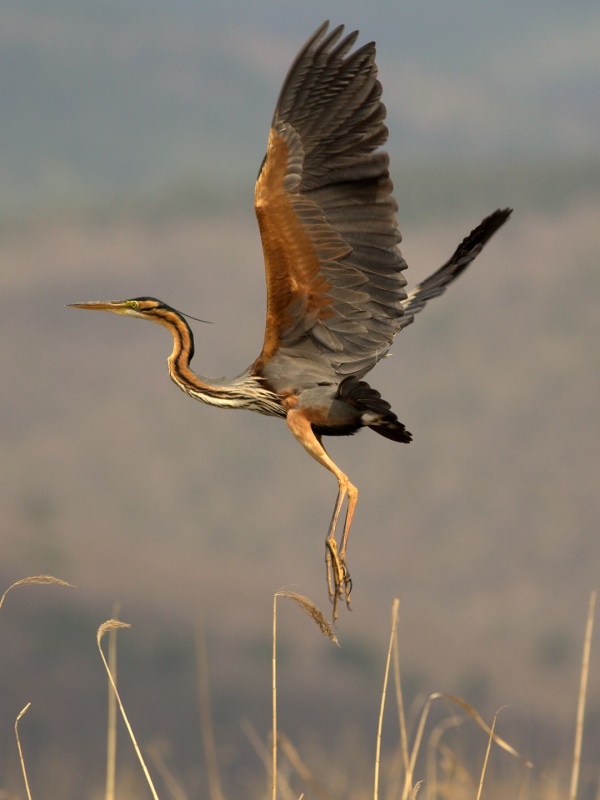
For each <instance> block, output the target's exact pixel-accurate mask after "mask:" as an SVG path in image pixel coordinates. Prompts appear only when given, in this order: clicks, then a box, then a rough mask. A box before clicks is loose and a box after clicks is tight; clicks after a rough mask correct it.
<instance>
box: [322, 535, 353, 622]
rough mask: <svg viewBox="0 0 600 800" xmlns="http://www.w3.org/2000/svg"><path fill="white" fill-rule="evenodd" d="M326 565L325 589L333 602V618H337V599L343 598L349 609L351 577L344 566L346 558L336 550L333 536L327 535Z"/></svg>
mask: <svg viewBox="0 0 600 800" xmlns="http://www.w3.org/2000/svg"><path fill="white" fill-rule="evenodd" d="M325 548H326V555H325V563H326V565H327V589H328V591H329V599H330V600H331V602H332V604H333V619H334V621H335V620H336V619H337V618H338V610H337V605H338V602H339V600H340V599H341V598H342V596H343V598H344V600H345V601H346V606H347V608H348V609H350V592H351V591H352V578H351V577H350V573H349V572H348V567H347V566H346V559H345V557H344V556H343V555H340V553H339V552H338V547H337V542H336V541H335V539H334V538H333V536H331V537H328V538H327V540H326V542H325Z"/></svg>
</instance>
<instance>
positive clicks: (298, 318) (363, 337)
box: [255, 23, 406, 376]
mask: <svg viewBox="0 0 600 800" xmlns="http://www.w3.org/2000/svg"><path fill="white" fill-rule="evenodd" d="M327 29H328V23H325V24H324V25H322V26H321V27H320V28H319V29H318V30H317V31H316V33H315V34H314V35H313V36H312V38H311V39H309V41H308V42H307V43H306V45H305V46H304V48H303V49H302V50H301V51H300V53H299V55H298V56H297V58H296V60H295V62H294V64H293V65H292V67H291V69H290V71H289V73H288V76H287V78H286V80H285V83H284V85H283V89H282V91H281V94H280V97H279V101H278V103H277V107H276V111H275V115H274V117H273V123H272V127H271V133H270V137H269V146H268V151H267V156H266V158H265V161H264V162H263V166H262V169H261V171H260V174H259V176H258V180H257V183H256V192H255V208H256V214H257V217H258V223H259V227H260V232H261V238H262V243H263V250H264V255H265V266H266V280H267V324H266V331H265V341H264V346H263V351H262V353H261V355H260V356H259V358H258V360H257V362H256V363H255V370H256V371H257V372H261V371H262V370H263V369H264V367H265V366H266V365H267V364H268V363H269V361H270V360H271V359H273V358H274V356H275V355H276V354H278V353H281V352H282V351H285V352H286V354H287V355H292V356H294V357H302V355H304V354H305V355H306V356H307V357H309V355H310V357H311V358H313V359H314V358H315V357H316V358H317V359H319V360H320V359H323V360H324V361H325V363H326V364H327V367H328V368H329V369H331V370H333V371H334V372H336V373H337V374H338V375H339V376H343V375H348V374H356V375H359V376H362V375H364V374H365V373H366V372H368V370H370V369H371V368H372V367H373V366H374V365H375V364H376V362H377V361H378V360H379V359H380V358H381V357H382V356H383V355H384V354H385V352H386V351H387V350H388V348H389V346H390V344H391V342H392V339H393V337H394V334H395V333H396V332H397V331H398V330H399V329H400V327H401V318H402V315H403V305H402V303H403V301H405V300H406V292H405V291H404V286H405V284H406V281H405V279H404V277H403V275H402V270H403V269H404V268H405V267H406V264H405V262H404V260H403V258H402V256H401V254H400V252H399V250H398V248H397V244H398V242H400V240H401V236H400V230H399V227H398V221H397V217H396V211H397V204H396V201H395V200H394V198H393V197H392V182H391V180H390V177H389V172H388V164H389V159H388V156H387V154H386V153H383V152H375V151H376V148H377V147H379V145H381V144H383V143H384V142H385V141H386V139H387V133H388V132H387V128H386V126H385V124H384V119H385V107H384V106H383V104H382V102H381V100H380V96H381V85H380V83H379V81H378V80H377V68H376V66H375V62H374V59H375V45H374V44H373V43H370V44H367V45H364V46H363V47H361V48H359V49H357V50H355V51H354V52H350V51H351V49H352V46H353V45H354V43H355V41H356V38H357V33H351V34H350V35H348V36H346V37H344V38H342V34H343V26H340V27H338V28H335V29H334V30H333V31H331V32H329V33H327Z"/></svg>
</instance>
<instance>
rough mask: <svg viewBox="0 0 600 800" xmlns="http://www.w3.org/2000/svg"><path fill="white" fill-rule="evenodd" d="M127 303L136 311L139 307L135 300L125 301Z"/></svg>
mask: <svg viewBox="0 0 600 800" xmlns="http://www.w3.org/2000/svg"><path fill="white" fill-rule="evenodd" d="M127 305H128V306H129V308H133V309H134V311H137V310H138V309H139V307H140V304H139V303H138V301H137V300H129V301H128V302H127Z"/></svg>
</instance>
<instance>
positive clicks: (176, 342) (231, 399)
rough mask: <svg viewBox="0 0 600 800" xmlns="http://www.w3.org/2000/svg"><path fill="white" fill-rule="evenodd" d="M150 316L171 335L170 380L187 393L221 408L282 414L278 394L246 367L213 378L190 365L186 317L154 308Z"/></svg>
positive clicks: (190, 342) (191, 337) (165, 308)
mask: <svg viewBox="0 0 600 800" xmlns="http://www.w3.org/2000/svg"><path fill="white" fill-rule="evenodd" d="M153 319H154V320H155V321H156V322H158V323H159V324H160V325H162V326H163V327H165V328H167V329H168V330H169V331H170V332H171V335H172V336H173V352H172V353H171V355H170V356H169V358H168V360H167V364H168V366H169V374H170V376H171V380H172V381H173V382H174V383H176V384H177V386H179V388H180V389H181V390H182V391H184V392H185V393H186V394H189V395H190V397H193V398H195V399H196V400H201V401H202V402H203V403H208V404H209V405H214V406H219V407H221V408H245V409H249V410H250V411H257V412H259V413H260V414H267V415H270V416H285V411H284V410H283V408H282V406H281V403H280V401H279V398H278V397H277V395H275V394H274V393H273V392H270V391H269V390H268V389H265V388H264V386H263V385H262V382H261V380H260V378H258V377H257V376H256V375H253V374H252V372H251V371H250V370H246V371H245V372H243V373H242V374H241V375H238V376H237V377H236V378H218V379H216V380H213V379H211V378H206V377H204V376H202V375H197V374H196V373H195V372H194V371H193V370H192V369H191V368H190V361H191V360H192V358H193V356H194V335H193V333H192V331H191V328H190V326H189V325H188V323H187V321H186V320H185V319H184V318H183V317H182V316H181V315H180V314H179V313H178V312H177V311H175V310H174V309H172V308H169V307H168V306H163V307H162V308H160V309H156V311H155V313H154V315H153Z"/></svg>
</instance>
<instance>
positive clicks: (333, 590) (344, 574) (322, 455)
mask: <svg viewBox="0 0 600 800" xmlns="http://www.w3.org/2000/svg"><path fill="white" fill-rule="evenodd" d="M287 424H288V427H289V429H290V430H291V432H292V433H293V434H294V436H295V437H296V439H297V440H298V441H299V442H300V444H301V445H302V446H303V447H304V448H305V450H306V451H307V452H308V453H309V454H310V455H311V456H312V457H313V458H314V459H315V460H316V461H318V462H319V463H320V464H322V465H323V466H324V467H326V468H327V469H328V470H329V471H330V472H332V473H333V474H334V475H335V477H336V478H337V481H338V486H339V490H338V496H337V500H336V504H335V508H334V510H333V516H332V517H331V523H330V525H329V530H328V532H327V538H326V540H325V547H326V556H325V562H326V565H327V588H328V590H329V597H330V598H331V601H332V603H333V618H334V619H337V617H338V611H337V604H338V601H339V600H340V598H341V597H342V595H343V596H344V599H345V601H346V605H347V606H348V607H350V592H351V590H352V580H351V578H350V573H349V572H348V568H347V567H346V548H347V545H348V535H349V533H350V525H351V523H352V516H353V514H354V508H355V506H356V499H357V497H358V490H357V488H356V486H353V485H352V484H351V483H350V481H349V480H348V476H347V475H345V474H344V473H343V472H342V471H341V469H340V468H339V467H338V466H337V465H336V464H335V463H334V462H333V460H332V459H331V458H330V456H329V455H328V453H327V451H326V450H325V448H324V447H323V444H322V442H321V437H320V436H317V435H316V434H315V432H314V431H313V429H312V425H311V422H310V419H309V418H308V416H307V415H305V413H304V412H303V411H302V410H299V409H293V408H292V409H289V410H288V413H287ZM346 496H347V497H348V511H347V513H346V521H345V524H344V533H343V536H342V540H341V546H340V548H339V550H338V545H337V542H336V540H335V530H336V527H337V523H338V519H339V516H340V511H341V509H342V505H343V503H344V500H345V498H346Z"/></svg>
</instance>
